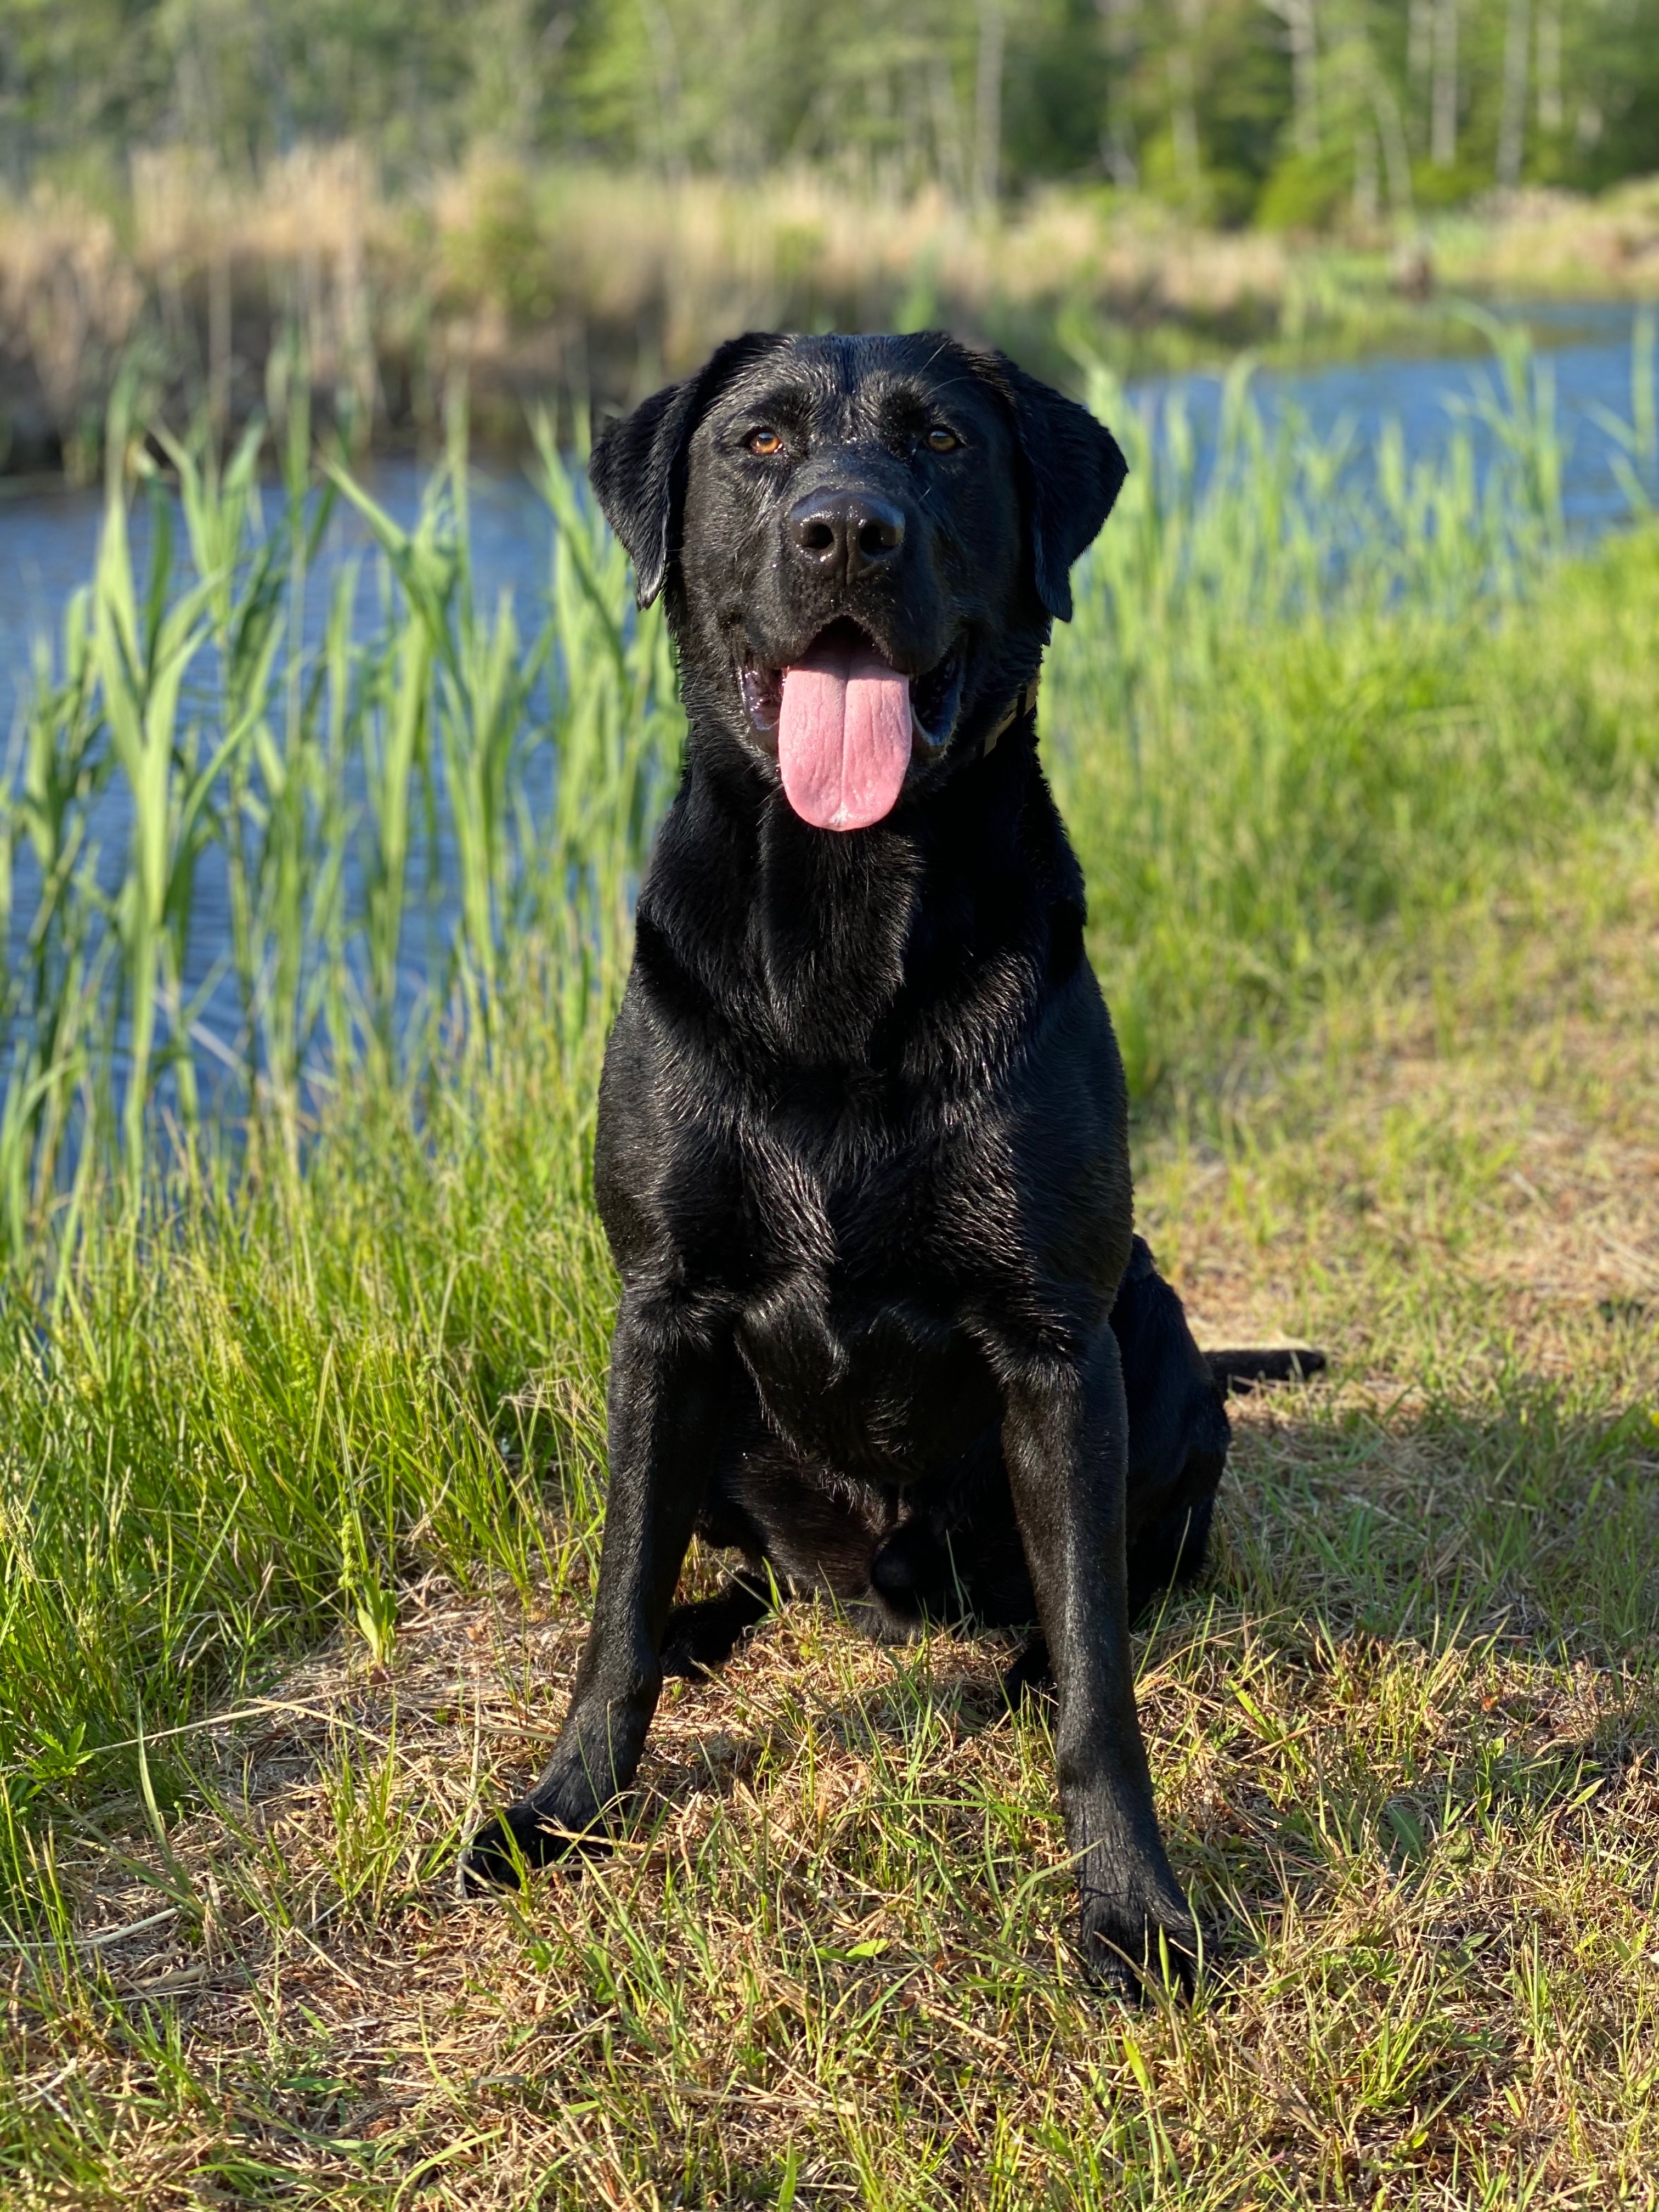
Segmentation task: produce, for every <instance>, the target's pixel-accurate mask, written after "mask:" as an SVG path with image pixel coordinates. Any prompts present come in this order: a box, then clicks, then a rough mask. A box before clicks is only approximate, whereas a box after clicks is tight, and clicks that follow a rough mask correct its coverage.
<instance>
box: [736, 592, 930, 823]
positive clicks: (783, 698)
mask: <svg viewBox="0 0 1659 2212" xmlns="http://www.w3.org/2000/svg"><path fill="white" fill-rule="evenodd" d="M964 662H965V656H964V653H963V647H962V641H960V640H959V639H958V641H957V643H956V644H955V645H953V646H952V647H951V650H950V652H949V653H946V654H945V658H944V659H942V660H941V661H939V663H938V664H937V665H935V666H934V667H933V668H931V669H929V670H928V671H927V673H926V674H925V675H923V676H918V677H915V678H911V677H908V676H905V675H903V674H902V673H901V671H899V670H898V669H896V668H895V667H894V666H893V665H892V663H891V662H890V660H889V659H887V657H886V655H885V654H884V653H883V652H882V651H881V649H880V647H878V645H876V644H875V643H874V641H872V639H871V638H869V637H868V636H866V634H865V633H864V632H863V631H862V630H861V629H859V628H858V627H857V626H856V624H854V623H850V622H835V623H830V624H829V627H828V629H823V630H820V631H819V633H818V635H817V637H815V638H814V639H813V641H812V642H811V646H810V647H808V648H807V650H806V652H805V653H803V654H802V656H801V658H800V659H799V661H796V662H793V663H792V664H791V665H788V666H787V667H783V668H766V667H763V666H761V665H759V664H758V663H757V662H755V661H752V660H750V659H747V658H746V657H745V659H744V660H743V661H742V662H741V663H740V665H739V667H738V688H739V690H741V692H742V695H743V703H744V712H745V714H747V715H748V717H749V720H750V726H751V728H752V729H753V730H754V732H755V733H756V735H757V737H758V738H762V739H763V741H764V742H765V743H766V744H767V746H768V749H769V750H770V748H771V746H772V745H773V744H775V745H776V747H777V756H778V767H779V770H780V772H781V775H782V778H783V790H784V796H785V797H786V798H787V800H788V801H789V804H790V805H791V806H792V807H793V809H794V811H795V812H796V813H797V814H799V816H800V817H801V818H802V820H803V821H805V822H810V823H812V824H813V825H814V826H815V827H816V828H817V829H867V828H868V827H869V825H870V824H871V823H872V822H879V821H880V820H881V819H882V817H883V816H884V815H886V814H889V813H890V812H891V811H892V809H893V807H894V806H895V805H896V804H897V800H898V795H899V793H900V791H901V790H902V787H903V784H904V777H905V772H906V770H907V769H908V767H909V765H910V760H911V757H912V754H913V753H919V754H920V755H921V757H922V758H923V759H925V760H926V759H932V758H934V757H937V756H938V755H939V753H940V752H942V751H943V750H944V749H945V746H946V745H947V744H949V743H950V741H951V736H952V735H953V733H954V732H955V730H956V726H957V715H958V714H960V712H961V708H962V690H963V668H964Z"/></svg>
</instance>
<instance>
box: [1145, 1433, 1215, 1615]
mask: <svg viewBox="0 0 1659 2212" xmlns="http://www.w3.org/2000/svg"><path fill="white" fill-rule="evenodd" d="M1219 1473H1220V1468H1219V1467H1218V1468H1217V1475H1218V1476H1219ZM1214 1512H1215V1491H1214V1489H1213V1487H1212V1488H1211V1489H1210V1490H1209V1492H1207V1493H1200V1495H1199V1496H1197V1497H1196V1498H1194V1499H1193V1501H1192V1502H1191V1503H1190V1504H1185V1503H1183V1504H1180V1505H1177V1506H1175V1507H1173V1508H1172V1509H1171V1510H1170V1511H1169V1512H1168V1513H1165V1514H1164V1515H1163V1516H1161V1518H1159V1519H1158V1520H1156V1521H1153V1522H1150V1523H1149V1524H1147V1525H1146V1527H1144V1528H1139V1529H1138V1530H1137V1531H1136V1533H1135V1539H1134V1541H1133V1543H1132V1544H1131V1545H1130V1547H1129V1558H1128V1570H1129V1618H1130V1620H1139V1618H1140V1616H1141V1614H1142V1613H1146V1611H1148V1609H1149V1608H1150V1607H1152V1606H1153V1605H1155V1604H1156V1603H1157V1601H1158V1599H1159V1598H1160V1597H1162V1596H1163V1595H1164V1593H1165V1592H1166V1591H1170V1590H1175V1589H1180V1588H1181V1587H1182V1584H1183V1583H1190V1582H1195V1581H1196V1580H1197V1578H1198V1577H1199V1576H1200V1574H1201V1573H1202V1571H1203V1568H1204V1553H1205V1550H1206V1547H1207V1546H1208V1543H1209V1541H1210V1522H1211V1518H1212V1516H1213V1514H1214Z"/></svg>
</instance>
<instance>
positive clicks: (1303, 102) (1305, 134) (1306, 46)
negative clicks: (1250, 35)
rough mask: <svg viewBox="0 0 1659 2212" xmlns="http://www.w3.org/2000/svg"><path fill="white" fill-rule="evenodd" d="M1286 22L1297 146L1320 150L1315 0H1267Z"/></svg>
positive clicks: (1301, 149) (1300, 151) (1302, 151)
mask: <svg viewBox="0 0 1659 2212" xmlns="http://www.w3.org/2000/svg"><path fill="white" fill-rule="evenodd" d="M1266 4H1267V8H1268V9H1270V10H1271V11H1272V13H1273V15H1277V16H1278V18H1279V21H1280V22H1281V23H1282V24H1283V25H1284V26H1285V37H1286V40H1287V42H1288V44H1289V46H1290V49H1291V98H1292V100H1294V102H1295V108H1296V150H1297V153H1298V154H1308V155H1313V154H1317V153H1318V151H1319V22H1318V18H1317V16H1316V13H1315V0H1266Z"/></svg>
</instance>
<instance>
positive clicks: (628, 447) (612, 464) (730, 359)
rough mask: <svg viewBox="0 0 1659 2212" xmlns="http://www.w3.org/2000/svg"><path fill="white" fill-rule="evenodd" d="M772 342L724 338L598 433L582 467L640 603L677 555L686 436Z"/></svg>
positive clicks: (768, 335)
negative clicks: (629, 566) (694, 366)
mask: <svg viewBox="0 0 1659 2212" xmlns="http://www.w3.org/2000/svg"><path fill="white" fill-rule="evenodd" d="M777 343H778V339H777V337H776V336H775V333H773V332H772V331H749V332H747V333H746V335H745V336H744V337H740V338H728V339H727V340H726V343H725V344H724V345H722V346H719V347H717V348H716V349H715V350H714V352H713V353H712V354H711V355H710V356H709V357H708V360H707V361H706V362H704V363H703V365H702V368H700V369H698V370H696V373H695V374H693V375H690V376H688V377H687V378H685V380H684V382H682V383H679V384H671V385H668V386H665V388H664V389H663V390H662V391H661V392H653V393H652V395H651V397H650V398H649V399H645V400H641V403H640V404H639V405H638V406H637V407H636V408H635V410H634V412H633V413H632V414H631V415H624V416H621V417H620V418H619V420H617V422H607V423H606V425H605V428H604V429H603V430H602V431H601V432H600V433H599V438H598V441H596V443H595V445H594V447H593V452H592V458H591V459H590V460H589V461H588V464H587V475H588V481H589V482H590V483H592V487H593V489H594V491H595V492H596V494H597V495H598V496H599V506H600V507H601V509H602V510H603V512H604V514H605V520H606V521H607V522H608V523H609V524H610V525H611V528H612V529H613V530H614V531H615V532H616V533H617V537H618V538H621V540H622V542H623V544H624V545H625V546H626V547H627V549H628V553H629V559H630V560H631V561H632V562H633V563H634V574H635V583H636V595H637V597H638V599H639V603H640V605H641V606H642V607H648V606H649V605H650V604H651V602H652V601H653V599H655V598H656V596H657V594H658V592H660V591H661V589H662V587H663V585H664V583H665V580H666V579H667V575H668V571H669V568H671V565H672V563H673V562H674V561H675V559H676V557H677V556H678V552H679V537H680V517H681V514H682V513H683V511H684V505H685V458H686V450H687V448H688V447H689V446H690V442H691V433H692V432H693V431H694V430H695V429H696V427H697V425H698V423H699V422H701V421H702V417H703V413H704V410H706V409H707V408H708V404H709V403H710V402H711V401H712V400H713V399H714V398H716V396H717V395H718V394H719V392H720V391H721V389H722V388H723V386H725V385H726V384H727V383H728V382H729V381H730V380H731V379H732V377H733V376H735V375H736V374H737V373H738V370H739V369H740V368H746V367H747V365H748V364H749V362H751V361H757V360H759V359H760V357H761V356H763V354H765V353H767V352H769V351H770V349H772V348H773V347H774V346H775V345H776V344H777Z"/></svg>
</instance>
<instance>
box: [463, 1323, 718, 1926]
mask: <svg viewBox="0 0 1659 2212" xmlns="http://www.w3.org/2000/svg"><path fill="white" fill-rule="evenodd" d="M731 1358H732V1352H731V1347H730V1343H729V1340H726V1339H723V1338H722V1339H720V1340H718V1341H711V1340H710V1337H709V1334H708V1333H707V1332H706V1331H703V1330H701V1329H693V1328H689V1327H688V1326H687V1324H686V1321H685V1318H684V1316H683V1314H682V1313H681V1312H679V1311H678V1310H676V1309H675V1307H674V1306H673V1305H671V1304H670V1303H669V1302H667V1301H666V1300H663V1299H660V1298H650V1297H643V1296H641V1295H640V1294H638V1293H637V1292H635V1291H624V1292H623V1299H622V1304H621V1306H620V1308H619V1309H618V1311H617V1331H616V1335H615V1337H614V1339H613V1340H612V1343H611V1391H610V1442H611V1483H610V1488H609V1491H608V1492H607V1495H606V1500H605V1536H604V1541H603V1543H602V1545H601V1547H600V1553H599V1588H598V1590H597V1592H596V1594H595V1597H594V1603H593V1620H592V1626H591V1627H590V1629H589V1630H588V1635H587V1643H586V1646H585V1648H584V1650H583V1651H582V1656H581V1659H580V1663H579V1664H578V1666H577V1668H576V1682H575V1687H574V1690H573V1692H571V1699H570V1710H569V1711H568V1713H567V1714H566V1716H565V1721H564V1726H563V1727H562V1729H560V1731H559V1736H558V1741H557V1742H556V1745H555V1746H554V1749H553V1756H552V1757H551V1759H549V1761H548V1763H547V1766H546V1769H545V1771H544V1773H543V1775H542V1777H541V1779H540V1780H539V1781H538V1783H537V1784H536V1786H535V1788H534V1789H533V1790H531V1791H530V1793H529V1795H528V1796H526V1797H525V1798H523V1799H522V1800H521V1801H520V1802H519V1803H518V1804H516V1805H509V1806H508V1807H507V1809H506V1811H505V1812H503V1813H501V1814H499V1815H498V1816H497V1817H496V1818H495V1820H491V1821H489V1823H488V1825H487V1826H484V1827H483V1828H481V1829H480V1830H479V1832H478V1833H477V1835H476V1836H475V1837H474V1838H473V1839H472V1842H471V1845H470V1846H469V1848H468V1850H467V1855H466V1871H467V1874H468V1875H469V1877H470V1878H471V1879H472V1880H474V1881H484V1882H494V1883H503V1882H505V1883H511V1882H514V1881H517V1879H518V1873H517V1867H516V1865H515V1863H514V1862H515V1850H516V1855H517V1857H519V1858H521V1859H522V1860H523V1861H524V1862H525V1863H526V1864H528V1865H531V1866H539V1865H542V1864H544V1863H546V1862H547V1861H548V1860H549V1859H551V1858H556V1857H559V1856H560V1855H561V1854H562V1852H563V1851H564V1850H567V1849H568V1846H569V1843H570V1840H571V1838H573V1837H574V1836H580V1834H581V1832H583V1831H585V1830H586V1829H589V1828H591V1827H592V1826H594V1824H595V1823H596V1822H597V1821H598V1820H599V1816H600V1815H601V1814H603V1812H604V1811H605V1808H606V1807H607V1806H608V1805H610V1804H611V1803H612V1802H614V1801H615V1800H616V1799H617V1797H619V1796H621V1795H622V1794H623V1791H624V1790H626V1789H627V1788H628V1785H629V1783H630V1782H631V1781H632V1780H633V1778H634V1774H635V1769H636V1767H637V1766H638V1765H639V1762H640V1753H641V1749H642V1748H643V1747H644V1743H645V1735H646V1730H647V1729H648V1728H649V1727H650V1725H651V1716H652V1714H653V1712H654V1711H656V1706H657V1699H658V1696H659V1693H660V1692H661V1689H662V1661H661V1651H662V1638H663V1629H664V1626H665V1624H666V1622H667V1620H668V1614H669V1610H670V1607H671V1605H672V1602H673V1597H674V1586H675V1584H676V1583H678V1580H679V1572H680V1567H681V1564H682V1563H683V1561H684V1558H685V1552H686V1547H687V1545H688V1544H689V1543H690V1541H691V1530H692V1526H693V1524H694V1522H696V1516H697V1509H698V1507H699V1506H700V1505H701V1504H702V1498H703V1493H704V1491H705V1488H706V1486H707V1484H708V1473H709V1468H710V1465H711V1463H712V1461H713V1459H714V1452H715V1450H716V1449H717V1447H718V1444H719V1441H720V1431H721V1426H722V1424H723V1422H724V1420H725V1418H726V1407H727V1401H728V1397H729V1380H730V1377H729V1363H730V1360H731Z"/></svg>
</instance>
